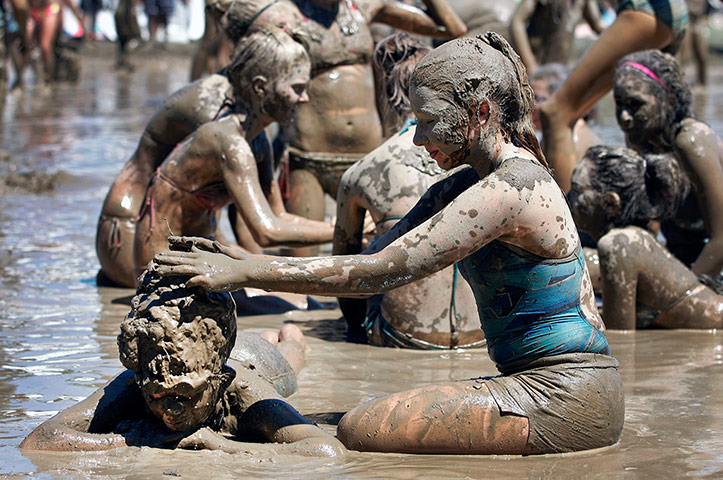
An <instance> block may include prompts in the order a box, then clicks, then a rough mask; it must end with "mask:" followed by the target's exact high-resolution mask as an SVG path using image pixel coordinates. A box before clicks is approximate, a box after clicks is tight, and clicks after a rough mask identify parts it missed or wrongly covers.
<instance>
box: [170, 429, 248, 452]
mask: <svg viewBox="0 0 723 480" xmlns="http://www.w3.org/2000/svg"><path fill="white" fill-rule="evenodd" d="M229 442H230V441H229V440H228V439H227V438H226V437H224V436H223V435H220V434H218V433H216V432H214V431H213V430H211V429H210V428H207V427H204V428H200V429H198V430H196V431H195V432H193V433H192V434H190V435H189V436H187V437H185V438H183V439H182V440H181V441H180V442H178V448H184V449H186V450H223V451H225V452H229V453H238V451H237V449H235V448H234V449H230V448H229ZM230 450H233V451H230Z"/></svg>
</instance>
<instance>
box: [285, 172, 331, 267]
mask: <svg viewBox="0 0 723 480" xmlns="http://www.w3.org/2000/svg"><path fill="white" fill-rule="evenodd" d="M289 177H290V178H289V183H290V185H291V192H290V197H289V199H288V200H287V202H286V210H287V211H289V212H290V213H293V214H296V215H300V216H302V217H306V218H310V219H312V220H319V221H321V220H324V214H325V213H326V208H325V205H324V189H323V188H322V187H321V184H320V183H319V180H317V178H316V177H315V176H314V174H312V173H311V172H309V171H307V170H292V171H291V173H290V175H289ZM288 252H289V255H291V256H294V257H310V256H315V255H318V254H319V247H304V248H292V249H289V250H288Z"/></svg>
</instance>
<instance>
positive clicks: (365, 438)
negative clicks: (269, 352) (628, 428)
mask: <svg viewBox="0 0 723 480" xmlns="http://www.w3.org/2000/svg"><path fill="white" fill-rule="evenodd" d="M410 100H411V105H412V110H413V111H414V113H415V115H416V116H417V119H418V122H419V123H418V124H417V127H416V133H415V138H414V142H415V143H416V144H418V145H423V146H424V147H425V148H426V149H427V151H428V152H429V153H430V154H431V156H432V158H434V159H435V160H436V162H437V164H438V165H439V166H440V167H441V168H443V169H452V168H454V167H457V166H459V165H462V164H468V165H470V166H471V167H472V168H471V169H470V168H467V169H463V170H461V171H460V172H458V173H456V174H453V175H451V176H450V177H449V178H447V179H445V180H442V181H440V182H438V183H436V184H435V185H433V186H432V187H431V188H430V190H429V191H428V192H427V193H426V194H425V195H424V197H423V198H422V199H421V200H420V202H419V203H418V204H417V206H415V207H414V208H413V209H412V210H411V211H410V212H409V214H407V215H406V217H405V218H404V219H403V220H401V221H400V222H399V223H397V224H396V225H395V226H394V228H392V229H391V230H390V231H389V232H387V233H386V234H385V235H384V236H382V237H381V238H380V239H379V242H377V243H376V244H375V247H374V249H373V250H369V251H366V252H365V254H362V255H351V256H334V257H327V258H279V257H277V258H271V257H263V256H255V255H239V254H236V252H233V251H230V250H225V251H227V252H228V253H227V254H224V253H225V251H222V252H221V253H222V254H214V253H211V252H208V251H206V250H207V249H211V248H214V249H216V248H220V249H223V247H219V246H217V245H213V244H211V243H210V242H208V241H207V240H204V239H188V238H186V239H171V240H172V242H173V243H180V244H182V245H192V248H191V251H190V252H166V253H163V254H160V255H156V256H155V259H154V262H155V264H156V265H155V267H154V268H156V269H157V271H158V272H159V273H161V274H162V275H188V276H190V278H189V280H188V282H187V284H189V285H200V286H203V287H205V288H208V289H210V290H234V289H237V288H242V287H244V286H246V285H253V286H257V287H261V288H273V289H279V290H287V291H293V292H308V293H315V294H324V295H352V296H354V295H370V294H374V293H379V292H385V291H388V290H391V289H393V288H395V287H398V286H401V285H405V284H407V283H409V282H412V281H415V280H418V279H420V278H424V277H426V276H428V275H430V274H432V273H434V272H436V271H439V270H441V269H443V268H445V267H448V266H450V265H452V264H454V263H455V262H459V265H460V271H461V273H462V274H463V275H464V277H465V278H466V279H467V281H468V282H469V284H470V286H471V287H472V290H473V292H474V294H475V297H476V299H477V308H478V309H479V315H480V320H481V323H482V329H483V330H484V332H485V336H486V338H487V342H488V349H489V354H490V356H491V357H492V360H493V361H494V362H495V363H496V364H497V367H498V369H499V370H500V371H501V372H502V375H501V376H499V377H494V378H486V379H475V380H466V381H461V382H450V383H445V384H440V385H431V386H425V387H421V388H417V389H414V390H410V391H406V392H400V393H396V394H393V395H389V396H386V397H382V398H379V399H375V400H372V401H370V402H368V403H365V404H363V405H360V406H358V407H356V408H354V409H352V410H351V411H350V412H348V413H347V414H346V415H345V416H344V417H343V418H342V419H341V421H340V423H339V427H338V436H339V439H340V440H341V441H342V442H343V443H344V444H345V445H346V446H347V447H348V448H352V449H355V450H370V451H384V452H419V453H464V454H468V453H488V454H492V453H517V454H520V453H523V454H527V453H546V452H564V451H574V450H585V449H589V448H595V447H602V446H605V445H611V444H613V443H615V442H617V440H618V438H619V437H620V433H621V430H622V426H623V414H624V402H623V391H622V382H621V378H620V375H619V373H618V370H617V366H618V364H617V361H616V360H615V359H614V358H612V357H611V356H610V350H609V348H608V343H607V340H606V339H605V335H604V333H603V330H604V326H603V323H602V321H601V319H600V316H599V315H598V313H597V309H596V307H595V302H594V296H593V293H592V288H591V286H590V279H589V275H588V272H587V269H586V267H585V263H584V260H583V256H582V254H581V251H582V249H581V247H580V241H579V238H578V235H577V230H576V228H575V225H574V222H573V220H572V215H571V213H570V210H569V208H568V207H567V203H566V201H565V196H564V195H563V193H562V191H561V190H560V188H559V187H558V186H557V184H556V183H555V181H554V180H553V178H552V176H551V175H550V172H549V171H548V169H547V166H546V164H545V159H544V156H543V154H542V152H541V150H540V147H539V144H538V142H537V139H536V137H535V133H534V129H533V127H532V124H531V113H532V110H533V108H534V102H535V101H534V95H533V93H532V89H531V88H530V86H529V84H528V81H527V76H526V74H525V70H524V67H523V66H522V64H521V62H520V60H519V57H518V56H517V55H516V54H515V53H514V51H513V50H512V48H511V47H510V46H509V44H507V42H506V41H504V39H503V38H502V37H500V36H499V35H497V34H494V33H488V34H485V35H484V36H481V37H476V38H465V39H460V40H454V41H452V42H449V43H447V44H445V45H443V46H441V47H439V48H438V49H436V50H434V51H432V52H431V53H429V54H428V55H427V56H426V57H425V58H424V59H422V61H421V62H420V63H419V65H418V66H417V67H416V69H415V71H414V73H413V75H412V79H411V87H410Z"/></svg>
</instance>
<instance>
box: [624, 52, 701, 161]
mask: <svg viewBox="0 0 723 480" xmlns="http://www.w3.org/2000/svg"><path fill="white" fill-rule="evenodd" d="M613 93H614V95H615V114H616V117H617V120H618V124H619V125H620V128H621V129H622V130H623V132H625V136H626V139H627V141H628V144H629V145H630V146H633V147H636V148H638V149H643V150H648V149H649V147H648V146H651V145H653V146H654V145H662V146H665V147H670V146H671V145H672V144H673V141H674V136H675V134H676V133H677V128H678V126H679V125H680V122H681V121H682V120H683V119H685V118H688V117H692V116H693V112H692V110H691V93H690V89H689V88H688V84H687V83H686V82H685V79H684V78H683V73H682V72H681V70H680V66H679V65H678V62H677V61H676V60H675V58H674V57H673V56H672V55H670V54H667V53H663V52H661V51H660V50H645V51H642V52H635V53H631V54H630V55H626V56H625V57H623V58H622V60H620V63H619V64H618V67H617V70H616V71H615V77H614V85H613Z"/></svg>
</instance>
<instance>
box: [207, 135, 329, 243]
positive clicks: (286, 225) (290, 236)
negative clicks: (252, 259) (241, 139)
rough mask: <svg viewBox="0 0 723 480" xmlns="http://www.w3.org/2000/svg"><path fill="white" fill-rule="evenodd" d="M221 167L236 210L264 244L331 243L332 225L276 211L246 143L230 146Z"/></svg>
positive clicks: (255, 236)
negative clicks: (278, 213) (260, 180)
mask: <svg viewBox="0 0 723 480" xmlns="http://www.w3.org/2000/svg"><path fill="white" fill-rule="evenodd" d="M223 158H225V160H224V161H223V163H222V165H221V168H222V171H223V177H224V181H225V183H226V186H227V188H228V190H229V193H230V194H231V197H232V198H233V202H234V204H235V206H236V209H237V211H238V213H239V215H240V216H241V218H243V220H244V222H245V224H246V225H247V226H248V228H249V231H250V232H251V234H252V236H253V238H254V240H255V241H256V243H258V244H259V245H260V246H261V247H271V246H276V245H288V246H305V245H316V244H319V243H326V242H330V241H331V239H332V237H333V234H334V229H333V226H332V225H330V224H328V223H325V222H318V221H314V220H308V219H303V220H301V219H300V217H296V216H295V215H290V214H287V213H286V212H284V213H283V214H280V215H277V214H276V213H274V211H273V209H272V208H271V205H270V204H269V201H268V200H267V198H266V196H265V194H264V191H263V188H262V187H261V184H260V182H259V171H258V168H257V165H256V161H255V159H254V156H253V154H252V153H251V151H250V150H249V148H248V146H247V145H245V144H244V145H240V144H236V145H228V146H226V148H225V153H224V157H223Z"/></svg>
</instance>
